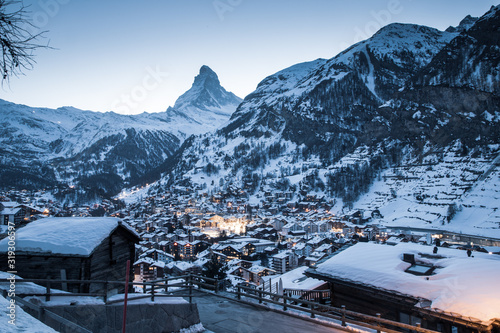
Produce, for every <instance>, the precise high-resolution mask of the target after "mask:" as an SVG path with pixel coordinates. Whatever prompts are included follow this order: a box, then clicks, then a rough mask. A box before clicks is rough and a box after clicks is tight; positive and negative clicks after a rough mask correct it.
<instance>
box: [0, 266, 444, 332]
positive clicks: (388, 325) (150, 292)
mask: <svg viewBox="0 0 500 333" xmlns="http://www.w3.org/2000/svg"><path fill="white" fill-rule="evenodd" d="M175 280H181V281H180V282H177V281H175ZM7 281H8V280H7V279H0V282H7ZM29 282H33V283H37V284H41V285H43V286H44V287H45V292H44V293H25V294H18V296H20V297H23V296H41V297H45V300H46V301H50V299H51V297H54V296H94V297H102V299H103V301H104V302H105V303H106V304H114V303H119V302H123V300H122V299H117V300H109V299H108V298H109V297H108V292H107V291H108V290H109V288H110V286H115V285H124V284H125V282H124V281H104V280H84V281H81V280H49V279H19V280H16V283H29ZM222 282H223V281H219V280H217V279H211V278H207V277H203V276H198V275H183V276H176V277H171V278H166V279H159V280H155V281H150V282H130V284H131V285H133V286H142V291H143V294H144V296H137V295H134V298H133V299H142V298H149V299H150V300H151V301H152V302H154V301H155V298H159V297H185V298H188V299H189V302H190V303H192V299H193V297H198V296H199V295H195V294H194V293H193V290H194V288H195V286H196V287H197V288H199V289H208V290H210V291H211V292H215V293H218V292H219V291H220V290H221V289H222V288H221V283H222ZM61 283H68V284H69V283H75V284H83V285H85V284H102V285H103V286H104V292H102V293H83V294H82V293H67V292H64V293H61V292H54V291H53V290H52V289H51V285H53V284H61ZM171 288H180V289H177V290H175V293H173V290H172V289H171ZM314 292H318V294H317V295H314ZM327 292H328V291H310V293H309V295H308V294H307V293H304V290H293V289H285V290H284V292H283V294H279V293H273V292H268V291H265V290H262V289H255V288H250V287H245V286H241V285H238V286H237V287H236V291H227V292H226V293H229V294H233V295H235V298H236V300H238V301H241V300H242V297H245V298H249V299H253V300H257V301H258V303H259V304H262V303H263V302H264V301H265V302H266V303H272V304H275V305H279V306H280V307H282V309H283V310H284V311H288V309H294V310H298V311H302V312H306V313H309V314H310V317H311V318H315V317H316V315H321V316H322V317H326V318H330V319H334V320H337V321H339V322H340V323H341V325H342V326H346V325H347V323H351V324H355V325H359V326H363V327H367V328H370V329H373V330H376V331H377V332H378V333H380V332H381V331H384V332H387V333H400V332H401V331H413V332H419V333H437V332H436V331H432V330H429V329H425V328H422V327H421V326H420V324H417V325H415V326H412V325H408V324H404V323H400V322H396V321H392V320H388V319H384V318H381V317H380V315H379V314H377V315H376V316H370V315H366V314H362V313H358V312H354V311H349V310H347V309H346V308H345V306H342V307H340V308H338V307H333V306H330V305H327V304H321V303H320V302H319V301H317V300H318V299H321V297H324V298H325V299H326V294H323V293H327ZM320 295H321V296H320ZM328 295H329V294H328ZM298 296H299V297H298ZM17 299H19V300H21V301H20V303H23V305H26V306H28V307H29V306H30V305H28V304H26V303H29V302H26V301H24V300H22V298H19V297H16V300H17ZM23 301H24V302H23ZM42 308H43V307H42ZM37 311H45V314H46V315H47V314H48V315H49V316H52V314H51V313H50V311H49V312H47V311H48V310H46V309H44V310H37ZM56 316H57V315H55V314H54V316H53V317H54V319H55V320H56V321H57V320H58V319H57V317H56ZM59 321H60V322H61V323H63V324H67V325H72V324H73V323H71V322H69V323H66V322H65V321H67V320H66V319H64V318H62V317H61V318H60V320H59ZM82 332H85V331H82Z"/></svg>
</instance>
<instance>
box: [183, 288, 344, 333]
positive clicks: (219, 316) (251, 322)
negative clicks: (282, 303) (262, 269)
mask: <svg viewBox="0 0 500 333" xmlns="http://www.w3.org/2000/svg"><path fill="white" fill-rule="evenodd" d="M195 294H196V292H195ZM199 295H201V296H202V297H194V298H193V302H195V303H196V304H197V305H198V311H199V313H200V319H201V323H202V324H203V326H204V327H205V329H207V330H208V331H211V332H214V333H254V332H255V333H267V332H272V333H281V332H283V333H285V332H286V333H304V332H314V333H315V332H318V333H322V332H325V333H326V332H329V333H333V332H343V331H340V330H335V329H334V328H330V327H326V326H323V325H319V324H315V323H311V322H309V321H306V320H301V319H298V318H294V317H291V316H287V315H284V314H281V313H277V312H273V311H266V310H263V309H260V308H258V307H254V306H251V305H246V304H242V303H239V302H237V301H231V300H228V299H227V298H223V297H219V296H216V295H210V294H205V293H200V294H199Z"/></svg>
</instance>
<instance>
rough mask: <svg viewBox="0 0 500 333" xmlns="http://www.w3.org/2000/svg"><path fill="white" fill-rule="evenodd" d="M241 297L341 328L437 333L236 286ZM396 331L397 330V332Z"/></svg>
mask: <svg viewBox="0 0 500 333" xmlns="http://www.w3.org/2000/svg"><path fill="white" fill-rule="evenodd" d="M242 296H244V297H248V298H251V299H256V300H258V301H259V304H262V303H263V302H264V301H265V302H266V303H272V304H276V305H280V306H281V307H282V308H283V310H284V311H288V309H294V310H299V311H303V312H306V313H310V315H311V318H315V317H316V315H321V316H323V317H327V318H330V319H334V320H338V321H340V322H341V325H342V326H346V325H347V323H351V324H355V325H359V326H363V327H367V328H370V329H373V330H376V331H377V332H378V333H380V332H381V331H384V332H387V333H400V332H401V331H413V332H419V333H438V332H436V331H433V330H429V329H426V328H422V327H421V326H420V324H417V325H415V326H412V325H408V324H403V323H400V322H397V321H393V320H389V319H384V318H381V317H380V314H377V315H376V316H370V315H366V314H362V313H358V312H354V311H349V310H347V309H346V308H345V306H342V307H341V308H337V307H333V306H329V305H325V304H319V303H317V302H311V301H308V300H305V299H300V298H296V297H292V295H290V294H287V293H285V292H284V293H283V295H279V294H276V293H270V292H267V291H264V290H261V289H254V288H248V287H244V286H238V287H237V291H236V298H237V299H238V300H241V298H242ZM397 329H399V331H398V330H397Z"/></svg>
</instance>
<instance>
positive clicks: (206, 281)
mask: <svg viewBox="0 0 500 333" xmlns="http://www.w3.org/2000/svg"><path fill="white" fill-rule="evenodd" d="M175 280H183V281H181V282H176V283H172V281H175ZM9 281H10V280H8V279H0V283H2V282H9ZM221 282H222V281H219V280H218V279H211V278H208V277H204V276H197V275H182V276H175V277H171V278H165V279H158V280H155V281H149V282H129V285H130V286H132V287H133V286H140V287H142V292H143V294H145V295H144V296H143V297H140V296H139V297H137V295H135V297H134V299H141V298H151V301H154V299H155V297H188V298H189V302H190V303H191V302H192V297H193V296H192V295H193V288H194V286H198V287H199V288H202V287H203V288H205V289H210V290H213V291H215V292H216V293H218V292H219V289H220V284H221ZM19 283H35V284H38V285H40V286H43V287H44V288H45V292H42V293H33V292H30V293H16V295H17V296H20V297H25V296H39V297H45V301H46V302H49V301H50V300H51V298H52V297H55V296H90V297H100V298H102V299H103V301H104V303H106V304H110V303H117V302H122V301H123V300H113V301H109V300H108V298H109V297H108V294H109V291H110V290H111V289H113V288H114V287H115V286H117V285H118V286H124V285H125V281H109V280H52V279H16V284H19ZM61 284H79V285H89V286H90V285H96V284H98V285H101V286H102V289H103V290H104V291H103V292H92V293H71V292H61V291H59V290H57V291H56V292H54V290H53V289H52V286H53V285H61ZM179 287H180V288H181V289H182V290H183V291H187V292H188V294H180V295H179V294H178V293H176V294H175V295H172V294H168V292H169V288H179ZM89 289H90V288H89ZM146 294H147V295H146Z"/></svg>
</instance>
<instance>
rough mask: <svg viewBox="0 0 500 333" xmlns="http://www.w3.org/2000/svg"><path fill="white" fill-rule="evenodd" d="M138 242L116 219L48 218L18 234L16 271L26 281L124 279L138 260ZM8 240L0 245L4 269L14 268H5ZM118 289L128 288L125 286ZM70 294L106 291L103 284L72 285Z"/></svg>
mask: <svg viewBox="0 0 500 333" xmlns="http://www.w3.org/2000/svg"><path fill="white" fill-rule="evenodd" d="M139 240H140V238H139V235H138V234H137V233H136V232H135V231H134V230H133V229H131V228H130V227H129V226H128V225H127V224H126V223H124V222H122V221H121V220H119V219H117V218H103V217H99V218H80V217H67V218H62V217H53V218H45V219H42V220H38V221H35V222H32V223H30V224H28V225H26V226H25V227H23V228H19V229H18V230H17V232H16V258H15V260H16V266H15V270H16V271H17V274H18V275H19V276H21V277H22V278H26V279H62V280H66V279H67V280H111V281H117V280H119V281H123V279H124V277H125V273H126V263H127V260H130V261H131V262H134V257H135V244H136V243H138V242H139ZM8 241H9V239H8V238H5V239H3V240H1V241H0V270H2V271H9V270H12V269H10V268H9V267H7V258H8V252H7V250H8V246H9V245H8ZM131 277H132V275H131ZM52 287H53V288H57V289H63V288H64V287H63V285H61V284H59V285H57V284H52ZM114 287H116V288H117V289H118V290H119V291H121V290H124V286H114ZM67 290H68V291H71V292H102V291H103V290H104V284H102V283H93V284H90V285H89V284H68V285H67Z"/></svg>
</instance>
